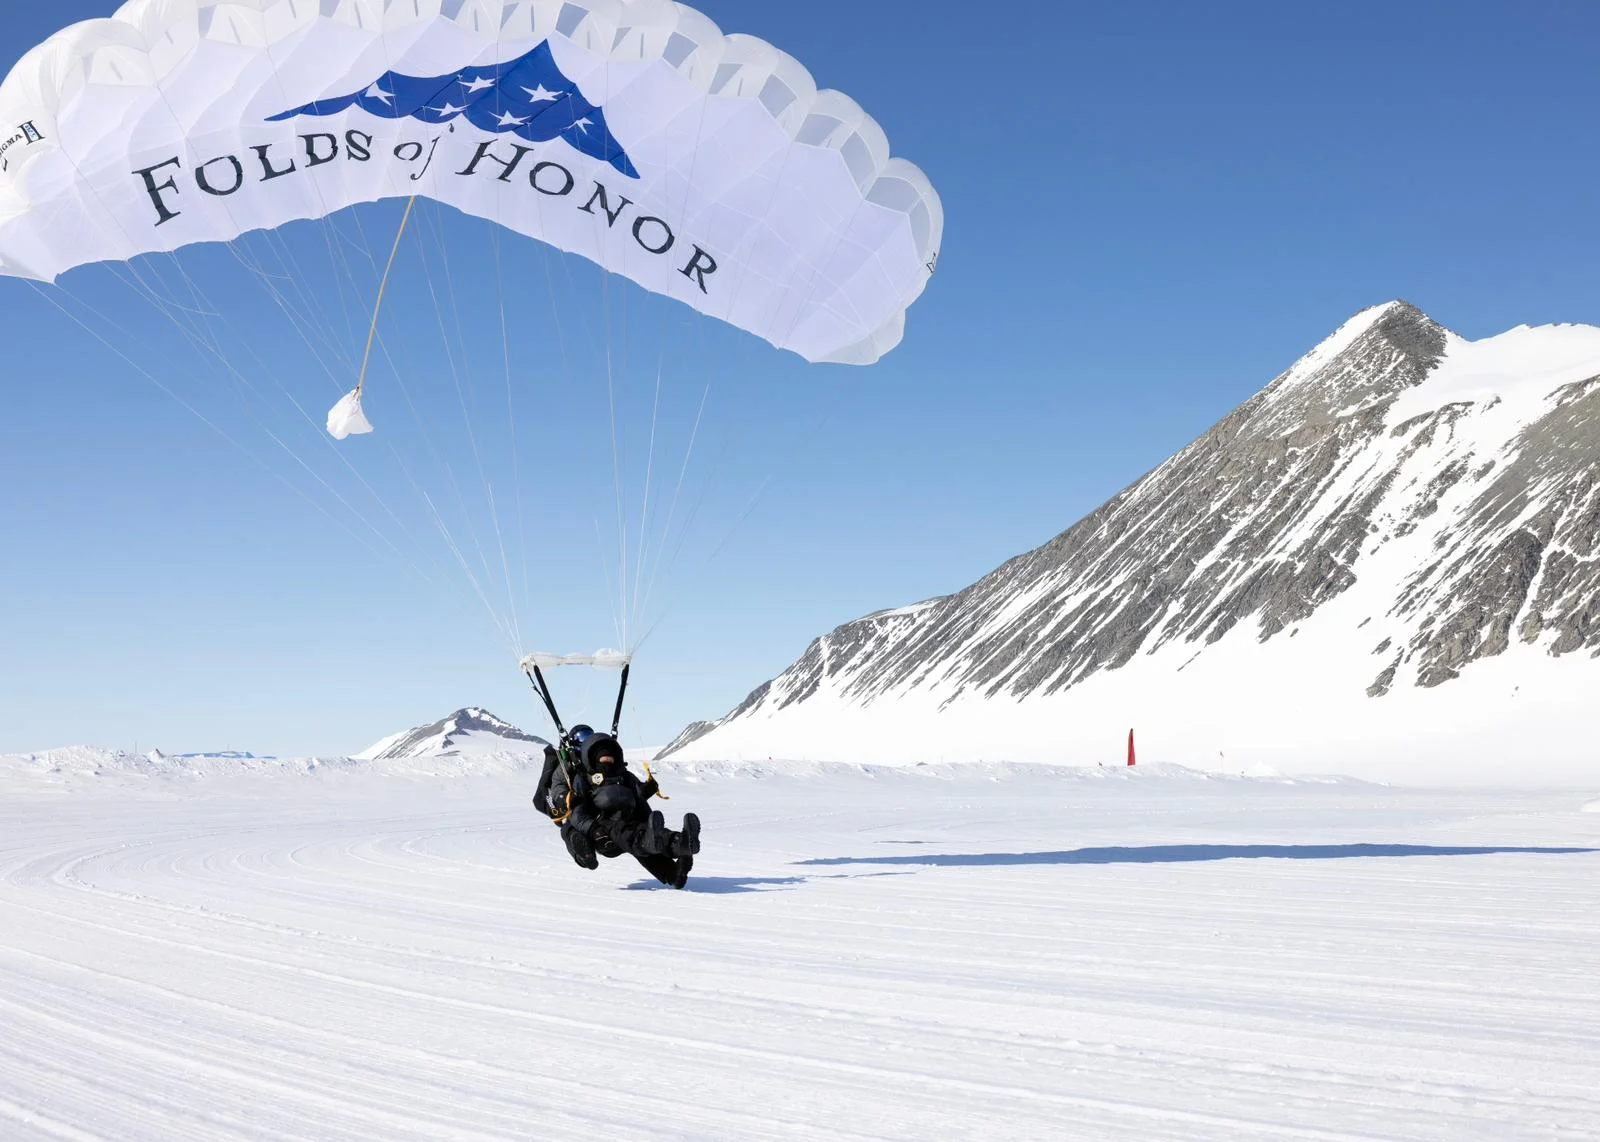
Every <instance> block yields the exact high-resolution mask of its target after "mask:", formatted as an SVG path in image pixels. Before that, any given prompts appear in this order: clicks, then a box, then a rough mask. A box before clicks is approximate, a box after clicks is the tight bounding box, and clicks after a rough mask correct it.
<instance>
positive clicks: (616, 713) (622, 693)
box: [611, 662, 633, 737]
mask: <svg viewBox="0 0 1600 1142" xmlns="http://www.w3.org/2000/svg"><path fill="white" fill-rule="evenodd" d="M632 669H633V663H631V662H625V663H623V664H622V681H621V682H620V683H618V685H617V707H616V709H614V710H613V711H612V712H611V736H612V737H616V736H617V731H618V730H619V729H621V728H622V699H623V698H625V697H627V694H628V672H629V671H630V670H632Z"/></svg>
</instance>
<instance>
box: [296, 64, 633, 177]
mask: <svg viewBox="0 0 1600 1142" xmlns="http://www.w3.org/2000/svg"><path fill="white" fill-rule="evenodd" d="M351 107H359V108H360V109H361V110H363V111H365V112H367V113H368V114H370V115H376V116H378V117H379V118H381V119H418V120H421V121H422V122H424V123H448V122H450V121H451V120H453V119H458V118H462V117H465V118H466V120H467V122H469V123H471V124H472V125H473V126H474V127H477V128H478V129H479V130H481V131H488V132H490V133H491V134H496V135H515V136H516V137H517V138H519V139H526V140H527V141H528V142H530V143H548V142H549V141H550V140H551V139H556V138H560V139H564V140H566V141H567V143H568V144H570V145H571V146H572V147H573V148H575V149H576V150H578V151H579V152H581V153H583V154H585V155H588V156H589V157H590V158H594V159H599V160H600V161H602V162H606V163H610V164H611V165H612V166H613V167H615V168H616V169H617V170H618V171H619V172H620V173H622V174H625V175H627V176H628V177H629V178H638V177H639V172H638V171H637V170H635V169H634V166H633V163H632V161H631V160H630V159H629V158H628V156H627V153H626V152H625V151H624V150H623V149H622V144H621V143H619V142H617V140H616V138H615V137H614V136H613V135H612V134H611V129H610V128H609V127H607V126H606V116H605V112H604V111H602V110H600V108H598V107H596V106H595V105H594V104H592V103H590V102H589V101H588V100H587V99H585V98H584V97H583V93H582V92H580V91H579V90H578V85H577V84H575V83H573V82H572V81H571V80H570V79H568V78H567V77H566V76H564V75H562V74H561V69H560V68H558V67H557V66H556V61H555V58H554V57H553V56H552V55H551V54H550V45H549V44H548V43H543V44H540V45H539V46H538V47H536V48H534V49H533V50H532V51H531V52H529V53H528V54H527V55H525V56H522V57H520V58H519V59H514V60H510V61H508V62H506V63H497V64H493V65H491V66H489V67H464V68H462V69H461V70H460V71H456V72H452V73H451V74H449V75H440V76H414V75H401V74H400V73H399V72H394V71H386V72H384V73H383V74H382V75H380V76H379V77H378V78H377V79H376V80H374V81H373V82H372V83H371V84H370V85H369V86H367V87H365V88H363V89H362V90H361V91H358V92H356V93H355V94H354V95H344V96H340V97H339V98H337V99H319V100H317V101H316V102H315V103H307V104H306V105H305V106H304V107H296V108H295V109H294V110H292V111H285V112H283V113H282V114H281V115H273V116H271V118H270V119H269V120H268V122H273V123H276V122H281V121H282V120H285V119H293V118H295V117H296V116H299V115H337V114H339V113H340V112H341V111H346V110H348V109H349V108H351Z"/></svg>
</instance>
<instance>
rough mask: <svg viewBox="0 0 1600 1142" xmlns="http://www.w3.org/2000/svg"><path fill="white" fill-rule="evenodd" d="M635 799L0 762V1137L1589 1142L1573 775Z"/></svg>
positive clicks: (738, 785) (1589, 887)
mask: <svg viewBox="0 0 1600 1142" xmlns="http://www.w3.org/2000/svg"><path fill="white" fill-rule="evenodd" d="M662 769H663V774H662V776H663V780H664V784H665V786H666V789H667V791H668V792H669V793H670V794H672V797H673V799H672V800H671V801H670V802H666V803H664V804H663V805H662V808H663V809H666V810H669V811H670V813H671V815H672V817H673V818H674V819H676V817H677V816H678V815H679V814H681V813H682V812H683V811H684V810H688V809H693V810H696V811H698V812H699V813H700V814H701V815H702V816H703V818H704V819H705V822H706V848H705V851H704V852H703V854H702V856H701V860H700V866H699V870H698V871H699V875H698V876H697V877H696V878H695V880H694V881H693V883H692V886H691V887H692V890H691V891H687V892H673V891H671V890H669V889H660V888H656V887H654V886H653V884H652V883H651V882H648V881H647V880H646V879H644V877H643V876H642V873H641V872H640V870H639V869H638V868H637V866H634V865H633V864H632V862H631V861H628V860H626V859H623V860H618V861H612V862H605V863H603V864H602V867H601V869H600V870H599V871H598V872H595V873H586V872H583V871H581V870H579V869H577V868H576V867H574V866H573V865H572V863H571V862H570V861H569V860H568V858H567V857H566V854H565V852H564V851H563V850H562V848H561V847H560V844H559V842H558V839H557V837H556V834H555V831H554V829H552V828H551V827H550V826H549V825H548V824H545V823H543V822H542V821H540V820H539V819H537V818H536V817H535V815H534V813H533V811H532V810H531V809H530V808H529V806H528V803H527V802H528V796H529V794H530V793H531V786H532V774H531V773H530V772H529V771H528V770H527V769H526V768H518V769H517V770H516V771H515V772H511V771H502V772H500V773H486V772H478V771H466V770H458V771H457V772H454V773H452V774H451V775H449V776H446V777H440V776H429V775H428V774H426V773H424V772H421V771H411V772H399V771H391V772H388V773H380V774H375V773H371V772H369V771H367V770H365V769H363V768H362V767H361V766H360V765H357V764H350V763H346V764H340V765H319V766H307V765H305V764H287V763H285V764H280V765H271V764H266V763H247V764H245V765H243V766H242V767H241V768H240V769H235V770H230V769H229V768H228V767H226V766H222V765H218V766H211V767H206V766H198V765H188V766H181V767H176V768H172V769H168V768H164V767H163V766H162V765H160V764H157V763H144V764H143V765H134V764H126V765H124V764H122V763H121V762H119V761H116V760H115V759H108V758H101V759H99V760H98V761H96V760H95V759H94V758H92V757H91V756H89V755H88V754H74V755H66V754H63V755H56V756H54V757H53V758H52V757H50V756H41V757H34V758H31V759H22V758H11V759H0V870H3V876H0V917H3V918H4V921H3V923H0V1137H3V1138H4V1139H6V1140H7V1142H22V1140H31V1139H91V1138H92V1139H107V1140H117V1142H134V1140H142V1139H148V1140H152V1142H180V1140H185V1139H234V1138H239V1139H287V1138H294V1139H318V1140H344V1139H363V1140H367V1139H383V1140H402V1139H530V1138H533V1139H570V1138H605V1139H680V1138H681V1139H738V1140H746V1139H780V1138H781V1139H791V1140H792V1139H828V1140H830V1142H831V1140H835V1139H916V1140H940V1142H943V1140H948V1139H1095V1140H1105V1139H1113V1140H1114V1139H1137V1140H1139V1142H1158V1140H1164V1139H1172V1140H1184V1142H1191V1140H1198V1139H1219V1140H1220V1139H1226V1140H1229V1142H1236V1140H1241V1139H1328V1140H1334V1139H1338V1140H1353V1139H1396V1140H1399V1139H1406V1140H1412V1139H1439V1140H1448V1142H1461V1140H1463V1139H1494V1140H1496V1142H1501V1140H1505V1139H1567V1138H1571V1139H1576V1138H1593V1137H1596V1136H1600V971H1597V970H1596V967H1597V963H1600V961H1597V959H1596V954H1597V953H1596V949H1597V948H1600V910H1597V908H1596V904H1597V903H1600V896H1597V888H1596V885H1597V884H1600V814H1595V813H1592V812H1591V813H1585V812H1583V811H1582V810H1583V809H1584V807H1585V805H1587V804H1589V803H1590V802H1592V801H1593V800H1594V798H1595V790H1594V788H1592V787H1590V788H1588V789H1587V790H1575V791H1574V790H1566V791H1548V790H1547V791H1538V790H1526V789H1524V790H1517V791H1514V792H1505V791H1496V790H1488V789H1474V790H1470V791H1447V790H1439V789H1429V790H1402V789H1393V788H1386V787H1383V786H1379V785H1373V784H1366V783H1362V782H1357V781H1351V780H1287V779H1281V778H1241V777H1222V776H1217V775H1200V774H1197V773H1194V772H1191V771H1187V770H1182V769H1177V768H1175V767H1153V768H1151V769H1149V770H1146V769H1145V768H1144V767H1140V768H1139V769H1136V770H1133V771H1132V772H1130V771H1127V770H1125V769H1087V770H1085V769H1056V768H1046V767H1038V766H1023V767H1006V766H994V765H989V766H981V765H970V766H948V767H946V766H936V765H935V766H923V767H913V768H905V769H869V768H861V767H847V766H798V767H792V768H790V769H789V770H787V771H782V772H780V771H778V770H775V769H771V768H761V767H756V766H739V767H731V766H714V765H702V766H698V767H694V766H677V767H673V766H663V767H662ZM96 770H98V772H96Z"/></svg>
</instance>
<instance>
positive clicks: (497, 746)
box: [353, 706, 545, 761]
mask: <svg viewBox="0 0 1600 1142" xmlns="http://www.w3.org/2000/svg"><path fill="white" fill-rule="evenodd" d="M544 746H545V741H544V739H543V738H539V737H535V736H534V735H533V734H530V733H526V732H524V731H523V730H520V729H518V728H517V727H516V726H514V725H512V724H511V723H510V722H508V721H505V720H504V719H502V718H497V717H495V716H494V715H493V714H491V713H490V712H489V711H488V710H485V709H482V708H481V707H478V706H467V707H464V708H463V709H460V710H457V711H456V712H455V713H453V714H450V715H448V716H446V717H443V718H440V719H439V720H438V721H437V722H430V723H428V724H427V725H425V726H417V727H416V728H415V729H410V730H402V731H401V732H400V733H397V734H392V735H391V736H389V737H386V738H384V739H383V740H382V741H379V742H375V743H373V744H372V745H371V746H368V747H367V748H366V749H364V750H362V751H361V752H360V753H358V754H355V755H353V756H355V757H357V758H359V759H361V760H364V761H389V760H395V759H400V758H413V757H437V756H448V755H451V754H459V753H462V752H472V753H483V752H488V751H496V750H521V751H528V750H532V749H539V750H542V749H543V748H544Z"/></svg>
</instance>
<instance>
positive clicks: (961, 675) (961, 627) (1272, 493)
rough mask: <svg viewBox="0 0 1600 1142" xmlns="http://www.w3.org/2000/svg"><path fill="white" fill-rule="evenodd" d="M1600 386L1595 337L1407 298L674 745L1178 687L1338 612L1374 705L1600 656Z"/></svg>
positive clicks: (837, 639)
mask: <svg viewBox="0 0 1600 1142" xmlns="http://www.w3.org/2000/svg"><path fill="white" fill-rule="evenodd" d="M1508 362H1509V364H1508ZM1586 363H1587V364H1588V365H1592V366H1593V368H1592V370H1590V369H1587V365H1586ZM1491 366H1492V367H1493V368H1494V369H1495V370H1498V372H1496V374H1495V376H1496V378H1497V379H1498V381H1499V382H1500V383H1499V387H1498V388H1496V387H1495V386H1494V385H1490V386H1488V387H1487V388H1485V387H1484V386H1483V385H1482V384H1480V383H1479V381H1480V380H1481V378H1480V377H1479V374H1478V371H1479V370H1483V369H1488V368H1490V367H1491ZM1519 369H1521V370H1522V371H1520V372H1519ZM1596 373H1600V330H1594V329H1589V328H1588V327H1583V326H1566V327H1550V328H1546V329H1535V330H1529V329H1525V328H1524V329H1519V330H1513V331H1512V332H1511V333H1508V334H1505V335H1503V336H1502V337H1500V338H1492V339H1489V340H1487V341H1483V342H1466V341H1463V340H1462V339H1461V338H1459V337H1456V336H1455V335H1454V334H1451V333H1448V332H1447V331H1446V330H1445V329H1443V328H1442V327H1440V326H1439V325H1437V324H1435V323H1434V322H1433V321H1431V320H1430V319H1429V318H1427V317H1426V316H1425V315H1423V314H1422V313H1421V312H1419V311H1418V310H1417V309H1416V308H1414V307H1413V306H1411V305H1408V304H1406V303H1404V302H1395V303H1391V304H1389V305H1387V306H1382V307H1379V308H1378V309H1375V310H1369V311H1367V312H1366V313H1363V314H1360V315H1358V316H1357V317H1356V318H1354V319H1352V320H1351V321H1350V322H1348V323H1346V325H1345V326H1344V327H1342V328H1341V329H1340V330H1339V331H1338V332H1336V333H1335V334H1334V335H1333V336H1332V337H1330V338H1329V339H1328V340H1327V341H1325V342H1324V343H1323V344H1322V345H1320V346H1319V347H1318V348H1317V349H1316V350H1313V352H1312V353H1310V354H1308V355H1307V356H1306V357H1305V358H1303V359H1302V360H1301V361H1299V362H1298V363H1297V364H1296V365H1295V366H1294V367H1293V368H1291V369H1290V370H1289V371H1288V372H1286V373H1284V374H1283V375H1282V376H1280V377H1278V378H1277V379H1276V380H1274V381H1273V382H1272V383H1271V384H1269V385H1268V386H1267V387H1266V388H1265V389H1263V390H1262V391H1261V392H1260V393H1258V394H1256V395H1255V396H1254V397H1252V398H1251V399H1250V400H1248V401H1246V402H1245V403H1244V404H1243V405H1242V406H1240V407H1239V408H1238V409H1236V410H1235V411H1234V412H1232V413H1230V414H1229V415H1228V416H1227V417H1225V418H1224V419H1223V420H1222V421H1221V422H1219V423H1218V424H1217V425H1216V426H1215V427H1213V428H1212V429H1211V430H1210V431H1209V432H1207V433H1206V434H1205V435H1204V436H1202V437H1200V438H1199V439H1198V440H1196V441H1195V442H1194V443H1192V444H1190V445H1189V446H1188V447H1186V448H1184V449H1183V450H1182V451H1181V452H1179V453H1178V454H1177V455H1175V456H1173V457H1172V458H1171V459H1169V460H1168V461H1167V462H1166V463H1164V464H1162V465H1161V466H1160V467H1158V468H1157V469H1155V470H1154V471H1152V472H1150V473H1149V474H1148V475H1146V476H1144V477H1143V478H1142V479H1140V480H1138V481H1137V482H1136V483H1134V484H1133V485H1132V486H1131V487H1129V488H1127V489H1126V490H1124V491H1123V492H1121V493H1119V494H1118V495H1117V496H1115V497H1114V498H1112V499H1111V500H1110V501H1109V502H1107V503H1106V504H1104V505H1103V506H1102V507H1100V508H1099V509H1097V510H1096V511H1094V512H1093V513H1091V514H1090V515H1089V516H1087V517H1086V518H1084V519H1083V520H1081V521H1079V522H1078V523H1077V524H1075V525H1074V526H1072V527H1070V528H1068V529H1067V530H1066V531H1064V532H1062V533H1061V534H1060V535H1058V536H1057V537H1056V538H1055V539H1053V540H1051V541H1050V542H1048V543H1046V544H1044V545H1043V546H1042V547H1039V548H1037V549H1036V550H1034V551H1031V552H1028V553H1027V554H1025V555H1020V556H1018V557H1016V558H1014V559H1012V560H1010V561H1008V562H1007V563H1005V564H1003V565H1002V566H1000V567H999V568H997V569H996V570H994V571H993V572H991V573H990V574H988V575H986V576H985V577H984V578H982V579H980V580H979V581H978V582H976V583H974V584H972V585H971V586H970V587H967V588H966V589H964V590H962V591H960V592H958V593H956V594H954V595H949V596H945V597H942V598H936V599H930V600H928V601H926V602H923V603H919V604H916V605H915V606H911V607H907V608H903V609H900V610H892V611H884V612H880V613H878V614H874V615H869V616H867V617H865V618H862V619H857V620H856V621H854V622H850V623H846V624H844V625H843V626H840V627H838V628H837V629H835V630H834V631H832V632H831V633H829V634H827V635H824V636H823V637H822V638H819V639H817V640H816V641H815V642H813V643H812V645H811V646H810V647H809V648H808V649H807V650H806V652H805V654H804V655H802V656H801V658H800V659H799V660H798V661H797V662H796V663H795V664H794V665H793V666H791V667H790V668H789V669H788V670H786V671H784V672H783V674H782V675H780V676H779V677H778V678H776V679H774V680H773V681H771V682H769V683H766V684H764V685H762V686H761V687H759V688H758V689H757V690H755V691H754V692H752V693H751V695H750V696H749V697H748V698H747V699H746V700H745V701H744V702H743V703H742V704H741V705H740V706H739V707H738V708H737V709H735V710H734V711H732V712H731V713H730V714H728V715H727V716H726V717H725V718H723V719H721V720H720V721H718V722H709V723H708V722H701V723H696V724H695V725H693V726H690V727H689V728H688V729H686V730H685V731H684V733H683V734H681V735H680V736H679V738H678V740H677V741H675V742H673V743H672V745H671V746H669V747H668V752H673V751H676V750H680V749H683V748H684V747H685V746H688V745H689V744H690V743H692V742H695V741H697V740H700V739H704V738H706V737H707V736H708V735H712V736H713V737H714V736H715V735H716V733H717V731H718V730H719V728H721V727H725V726H728V725H731V724H734V723H737V722H741V721H744V720H747V719H750V718H752V717H759V716H770V715H772V714H773V713H774V712H776V711H780V710H784V709H787V708H791V707H796V706H801V705H802V704H804V703H807V702H808V701H812V700H813V699H814V697H815V696H816V695H817V694H818V693H819V692H821V691H823V690H827V691H828V692H829V693H830V695H831V700H833V701H835V702H843V703H853V704H857V705H861V704H866V703H872V702H875V701H878V700H882V699H885V698H886V697H889V696H892V695H905V694H909V693H921V694H936V695H938V698H939V700H940V702H941V703H943V704H946V705H948V704H949V703H951V702H955V701H957V700H962V701H966V700H970V699H971V698H974V697H984V698H991V699H1008V700H1016V699H1022V700H1027V699H1033V698H1039V697H1044V696H1049V695H1053V694H1060V693H1062V692H1064V691H1067V690H1069V689H1070V688H1071V687H1073V686H1075V685H1077V684H1079V683H1081V682H1083V681H1084V680H1085V679H1087V678H1090V677H1091V676H1094V675H1097V674H1099V673H1101V672H1104V671H1112V670H1116V669H1118V668H1119V667H1123V666H1125V665H1126V664H1128V663H1129V662H1130V661H1131V660H1133V659H1134V657H1135V656H1136V655H1141V654H1145V655H1154V654H1157V653H1173V652H1181V653H1180V654H1179V656H1178V658H1177V659H1176V665H1175V667H1174V669H1175V670H1177V671H1182V670H1183V669H1185V668H1187V667H1188V666H1189V664H1190V663H1191V662H1194V661H1195V660H1196V659H1197V658H1199V657H1200V656H1203V655H1204V654H1205V653H1206V651H1207V648H1209V647H1211V646H1212V645H1213V644H1215V643H1217V642H1218V641H1219V640H1221V639H1223V638H1224V637H1225V636H1228V635H1229V634H1230V632H1234V633H1235V635H1236V637H1237V635H1238V634H1241V633H1242V632H1245V631H1248V632H1249V633H1250V636H1251V637H1253V638H1254V639H1255V640H1257V641H1258V642H1261V643H1266V642H1269V641H1271V640H1275V639H1288V638H1293V637H1294V636H1295V635H1296V634H1297V633H1298V627H1299V624H1302V623H1304V622H1306V621H1307V620H1308V619H1310V618H1311V617H1312V616H1313V615H1317V614H1318V613H1319V612H1321V611H1323V610H1324V609H1325V608H1328V607H1329V606H1330V604H1332V603H1333V602H1334V601H1335V600H1338V599H1340V598H1341V597H1342V596H1345V595H1347V594H1349V595H1350V597H1351V600H1352V605H1355V606H1356V607H1357V609H1359V610H1360V611H1361V613H1360V614H1359V615H1358V616H1356V617H1355V618H1354V619H1353V620H1352V626H1353V627H1366V626H1367V624H1369V623H1371V624H1374V625H1373V627H1372V632H1373V637H1372V638H1371V640H1370V642H1366V643H1365V645H1366V647H1367V648H1368V649H1367V651H1366V652H1365V655H1366V656H1365V661H1364V662H1362V661H1358V660H1352V661H1350V662H1347V663H1341V664H1339V665H1341V666H1342V667H1344V668H1346V672H1347V673H1349V674H1350V675H1351V677H1350V679H1349V681H1350V685H1351V686H1353V687H1354V688H1355V689H1356V690H1357V691H1364V693H1365V694H1366V695H1367V696H1368V697H1369V698H1370V699H1371V700H1372V701H1381V700H1382V699H1383V698H1384V696H1385V695H1386V694H1389V693H1390V692H1391V691H1392V690H1393V689H1394V688H1396V687H1436V686H1439V685H1441V684H1444V683H1447V682H1449V681H1450V680H1451V679H1453V678H1456V677H1457V676H1458V675H1459V674H1460V673H1461V671H1462V670H1463V669H1464V668H1466V667H1468V666H1470V664H1471V663H1473V662H1474V661H1477V660H1479V659H1482V658H1485V657H1492V656H1496V655H1500V654H1502V653H1504V652H1505V651H1506V650H1507V648H1508V647H1509V646H1510V645H1511V644H1512V642H1513V640H1520V641H1521V642H1523V643H1528V644H1536V645H1537V646H1538V647H1540V648H1542V650H1543V651H1544V652H1546V653H1548V654H1551V655H1564V654H1570V653H1573V652H1576V651H1587V652H1589V653H1591V654H1594V653H1597V652H1600V551H1597V547H1600V377H1597V376H1595V375H1594V374H1596ZM1358 585H1359V586H1360V589H1359V590H1357V589H1356V588H1357V587H1358ZM1357 599H1358V600H1359V603H1356V602H1354V601H1355V600H1357ZM1374 646H1375V647H1376V648H1375V649H1373V647H1374ZM696 752H697V753H698V752H703V751H700V750H697V751H696Z"/></svg>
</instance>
